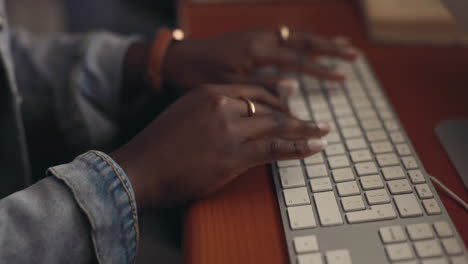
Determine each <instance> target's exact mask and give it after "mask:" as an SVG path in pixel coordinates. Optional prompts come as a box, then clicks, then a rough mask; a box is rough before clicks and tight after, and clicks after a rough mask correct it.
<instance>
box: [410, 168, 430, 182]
mask: <svg viewBox="0 0 468 264" xmlns="http://www.w3.org/2000/svg"><path fill="white" fill-rule="evenodd" d="M408 176H409V177H410V179H411V182H412V183H413V184H417V183H424V182H426V179H424V175H423V173H422V172H421V170H410V171H408Z"/></svg>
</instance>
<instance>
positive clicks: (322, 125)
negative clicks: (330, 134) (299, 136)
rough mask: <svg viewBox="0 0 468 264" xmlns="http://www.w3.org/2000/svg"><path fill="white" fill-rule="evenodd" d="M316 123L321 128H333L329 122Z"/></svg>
mask: <svg viewBox="0 0 468 264" xmlns="http://www.w3.org/2000/svg"><path fill="white" fill-rule="evenodd" d="M316 125H317V128H318V129H319V130H331V126H330V125H329V124H328V123H323V122H319V123H317V124H316Z"/></svg>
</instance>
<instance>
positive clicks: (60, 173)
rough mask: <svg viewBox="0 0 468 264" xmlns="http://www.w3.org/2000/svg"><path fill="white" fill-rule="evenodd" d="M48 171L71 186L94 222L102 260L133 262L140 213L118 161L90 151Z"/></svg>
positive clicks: (94, 237)
mask: <svg viewBox="0 0 468 264" xmlns="http://www.w3.org/2000/svg"><path fill="white" fill-rule="evenodd" d="M48 173H49V174H50V175H53V176H55V177H56V178H58V179H60V180H62V181H63V182H64V183H65V184H66V185H67V186H68V187H69V188H70V190H71V192H72V193H73V196H74V198H75V200H76V202H77V203H78V205H79V207H80V208H81V209H82V210H83V212H84V213H85V214H86V216H87V218H88V219H89V222H90V225H91V238H92V241H93V244H94V249H95V254H96V258H97V260H98V262H99V263H113V264H119V263H122V264H123V263H134V261H135V257H136V249H137V244H138V238H139V230H138V216H137V206H136V201H135V196H134V193H133V189H132V187H131V184H130V182H129V180H128V178H127V176H126V175H125V173H124V172H123V170H122V169H121V168H120V167H119V165H118V164H117V163H115V162H114V161H113V160H112V159H111V158H110V157H109V156H107V155H106V154H104V153H102V152H98V151H89V152H87V153H85V154H83V155H81V156H79V157H78V158H76V159H75V160H74V161H73V162H72V163H69V164H66V165H60V166H56V167H53V168H50V169H49V171H48Z"/></svg>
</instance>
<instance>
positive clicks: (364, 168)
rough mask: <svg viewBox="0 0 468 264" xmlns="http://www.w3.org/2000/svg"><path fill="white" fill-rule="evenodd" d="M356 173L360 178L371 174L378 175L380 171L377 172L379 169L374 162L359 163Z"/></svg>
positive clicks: (356, 166)
mask: <svg viewBox="0 0 468 264" xmlns="http://www.w3.org/2000/svg"><path fill="white" fill-rule="evenodd" d="M355 168H356V172H357V174H358V175H359V176H363V175H369V174H376V173H378V172H379V171H378V170H377V167H376V166H375V163H374V162H362V163H357V164H356V165H355Z"/></svg>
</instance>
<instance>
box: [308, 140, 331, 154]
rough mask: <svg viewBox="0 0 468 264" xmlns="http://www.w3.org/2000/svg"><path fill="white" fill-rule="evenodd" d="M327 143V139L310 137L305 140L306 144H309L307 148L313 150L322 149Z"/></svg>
mask: <svg viewBox="0 0 468 264" xmlns="http://www.w3.org/2000/svg"><path fill="white" fill-rule="evenodd" d="M327 145H328V141H327V140H326V139H317V138H312V139H309V140H308V141H307V146H309V149H310V150H311V151H314V152H318V151H321V150H323V149H324V148H325V147H327Z"/></svg>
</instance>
